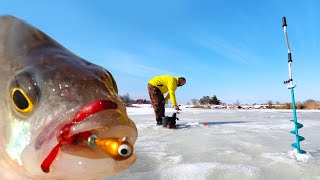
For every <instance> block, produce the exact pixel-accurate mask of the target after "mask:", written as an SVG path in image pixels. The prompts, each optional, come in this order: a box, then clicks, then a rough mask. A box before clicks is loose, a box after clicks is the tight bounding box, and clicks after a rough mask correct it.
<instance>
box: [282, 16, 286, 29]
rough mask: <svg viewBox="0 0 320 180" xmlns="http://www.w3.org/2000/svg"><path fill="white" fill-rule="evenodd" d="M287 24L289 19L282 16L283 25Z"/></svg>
mask: <svg viewBox="0 0 320 180" xmlns="http://www.w3.org/2000/svg"><path fill="white" fill-rule="evenodd" d="M284 26H287V20H286V17H283V18H282V27H284Z"/></svg>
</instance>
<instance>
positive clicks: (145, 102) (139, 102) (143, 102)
mask: <svg viewBox="0 0 320 180" xmlns="http://www.w3.org/2000/svg"><path fill="white" fill-rule="evenodd" d="M135 104H151V103H150V101H148V100H146V99H137V100H136V101H135Z"/></svg>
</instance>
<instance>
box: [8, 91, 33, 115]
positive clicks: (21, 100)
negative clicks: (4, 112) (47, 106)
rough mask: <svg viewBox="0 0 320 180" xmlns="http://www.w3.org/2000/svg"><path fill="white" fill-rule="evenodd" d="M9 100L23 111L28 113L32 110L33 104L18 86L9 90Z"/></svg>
mask: <svg viewBox="0 0 320 180" xmlns="http://www.w3.org/2000/svg"><path fill="white" fill-rule="evenodd" d="M11 100H12V102H13V104H14V107H15V108H16V109H17V110H18V111H19V112H23V113H29V112H31V111H32V110H33V104H32V102H31V100H30V98H29V97H28V95H27V94H26V93H25V92H24V91H23V90H22V89H20V88H13V89H12V91H11Z"/></svg>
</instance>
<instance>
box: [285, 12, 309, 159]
mask: <svg viewBox="0 0 320 180" xmlns="http://www.w3.org/2000/svg"><path fill="white" fill-rule="evenodd" d="M282 27H283V30H284V35H285V38H286V43H287V47H288V69H289V80H287V81H284V84H289V85H288V89H290V91H291V101H292V110H293V120H291V121H292V122H293V123H294V127H295V129H294V130H293V131H291V132H290V133H292V134H295V135H296V142H295V143H293V144H291V146H292V147H294V148H296V149H297V151H298V153H300V154H304V153H306V152H305V151H304V150H302V149H300V141H303V140H304V137H302V136H299V129H300V128H302V127H303V125H302V124H300V123H298V120H297V112H296V103H295V98H294V88H295V85H293V80H292V70H291V65H292V55H291V51H290V45H289V39H288V35H287V21H286V17H283V18H282Z"/></svg>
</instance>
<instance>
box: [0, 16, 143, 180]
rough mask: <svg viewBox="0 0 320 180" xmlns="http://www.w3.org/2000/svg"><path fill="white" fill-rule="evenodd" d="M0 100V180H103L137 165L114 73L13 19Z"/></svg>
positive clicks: (133, 135)
mask: <svg viewBox="0 0 320 180" xmlns="http://www.w3.org/2000/svg"><path fill="white" fill-rule="evenodd" d="M0 100H1V101H0V115H1V116H0V117H1V119H0V135H1V136H0V143H1V147H0V179H83V178H85V179H100V178H103V177H105V176H110V175H115V174H117V173H119V172H121V171H123V170H125V169H127V168H128V167H129V166H131V165H132V164H133V163H134V162H135V160H136V156H135V155H134V153H133V150H134V143H135V142H136V140H137V135H138V132H137V128H136V126H135V124H134V122H133V121H132V120H131V119H130V118H129V117H128V115H127V113H126V107H125V106H124V104H123V103H122V101H121V99H120V97H119V95H118V89H117V84H116V81H115V80H114V78H113V76H112V75H111V73H110V72H108V71H107V70H106V69H104V68H102V67H100V66H98V65H95V64H93V63H91V62H89V61H86V60H84V59H82V58H81V57H79V56H77V55H75V54H74V53H72V52H70V51H69V50H67V49H66V48H65V47H63V46H62V45H60V44H59V43H58V42H56V41H55V40H53V39H52V38H50V37H49V36H48V35H46V34H45V33H43V32H41V31H40V30H38V29H37V28H35V27H33V26H31V25H29V24H28V23H26V22H24V21H23V20H20V19H18V18H16V17H13V16H10V15H6V16H1V17H0Z"/></svg>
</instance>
